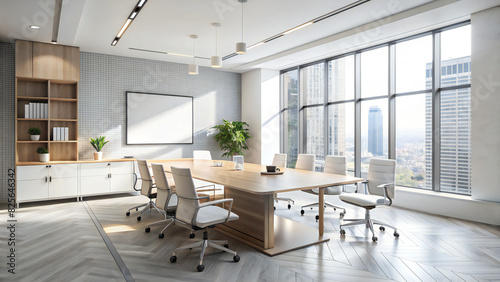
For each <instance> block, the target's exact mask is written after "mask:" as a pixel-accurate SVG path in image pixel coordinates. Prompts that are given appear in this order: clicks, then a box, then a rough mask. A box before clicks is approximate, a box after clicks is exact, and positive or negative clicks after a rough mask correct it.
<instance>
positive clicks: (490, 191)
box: [471, 6, 500, 202]
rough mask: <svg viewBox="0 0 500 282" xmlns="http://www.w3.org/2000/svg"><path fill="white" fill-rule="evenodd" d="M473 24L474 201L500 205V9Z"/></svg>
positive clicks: (482, 14)
mask: <svg viewBox="0 0 500 282" xmlns="http://www.w3.org/2000/svg"><path fill="white" fill-rule="evenodd" d="M471 22H472V67H471V68H472V140H471V141H472V198H473V199H478V200H485V201H495V202H500V6H499V7H495V8H492V9H488V10H485V11H481V12H478V13H475V14H473V15H472V18H471Z"/></svg>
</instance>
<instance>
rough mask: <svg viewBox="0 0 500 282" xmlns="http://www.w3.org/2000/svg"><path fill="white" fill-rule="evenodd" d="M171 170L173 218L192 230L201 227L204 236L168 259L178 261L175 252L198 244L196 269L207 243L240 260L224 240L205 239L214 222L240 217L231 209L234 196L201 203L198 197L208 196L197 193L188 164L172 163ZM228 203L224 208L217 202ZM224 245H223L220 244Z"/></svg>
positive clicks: (201, 259) (202, 268)
mask: <svg viewBox="0 0 500 282" xmlns="http://www.w3.org/2000/svg"><path fill="white" fill-rule="evenodd" d="M172 174H173V175H174V180H175V183H176V191H177V198H178V202H177V211H176V216H175V218H176V221H181V222H183V223H185V224H188V225H191V227H192V228H193V230H202V229H203V230H204V231H203V240H202V241H199V242H196V243H193V244H189V245H186V246H183V247H180V248H177V249H175V250H174V252H173V253H172V257H170V262H172V263H174V262H176V261H177V256H176V255H175V253H176V252H177V251H179V250H185V249H191V248H199V247H201V255H200V264H199V265H198V266H197V270H198V271H199V272H201V271H203V270H204V269H205V266H204V265H203V257H204V255H205V249H206V248H207V247H212V248H216V249H218V250H221V251H224V252H227V253H231V254H233V261H235V262H238V261H240V257H239V256H238V255H237V253H236V252H235V251H232V250H230V249H228V245H227V241H226V240H208V232H207V230H208V228H212V227H214V226H216V225H217V224H222V223H226V222H228V221H233V220H237V219H238V218H239V217H238V215H236V214H235V213H232V212H231V208H232V206H233V199H221V200H216V201H211V202H206V203H202V204H200V201H199V200H200V199H202V198H207V197H198V195H197V194H196V188H195V187H194V182H193V178H192V177H191V170H190V169H189V168H178V167H172ZM225 203H229V209H227V210H226V209H223V208H220V207H218V206H216V205H217V204H225ZM221 245H223V246H221Z"/></svg>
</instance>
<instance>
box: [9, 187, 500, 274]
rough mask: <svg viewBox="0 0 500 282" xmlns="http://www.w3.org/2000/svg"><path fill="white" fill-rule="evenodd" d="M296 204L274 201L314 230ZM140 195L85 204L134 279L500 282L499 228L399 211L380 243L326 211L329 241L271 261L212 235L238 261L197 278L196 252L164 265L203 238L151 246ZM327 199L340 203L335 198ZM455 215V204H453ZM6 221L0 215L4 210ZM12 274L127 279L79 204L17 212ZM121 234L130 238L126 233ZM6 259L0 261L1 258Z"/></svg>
mask: <svg viewBox="0 0 500 282" xmlns="http://www.w3.org/2000/svg"><path fill="white" fill-rule="evenodd" d="M287 194H288V195H284V196H290V197H292V198H294V199H295V200H296V203H295V205H294V206H293V207H292V209H291V210H288V209H287V208H286V204H285V203H283V202H281V203H280V204H279V206H278V208H277V210H276V214H278V215H281V216H285V217H287V218H290V219H293V220H295V221H300V222H303V223H304V224H308V225H310V226H314V227H317V223H316V222H315V220H314V216H315V215H316V211H315V210H313V211H311V210H309V209H306V213H305V215H304V216H300V212H299V211H300V206H301V205H303V204H307V203H310V202H313V201H314V200H315V199H314V196H313V195H309V194H306V193H302V192H293V193H287ZM145 201H146V199H145V198H143V197H142V196H135V195H125V196H120V197H109V198H105V197H103V198H89V199H86V202H87V204H88V206H89V207H90V208H91V210H92V211H93V212H94V214H95V215H96V217H97V219H98V220H99V223H100V224H101V225H102V227H103V228H105V230H107V232H108V233H107V235H108V236H109V238H110V239H111V241H112V243H113V245H114V247H115V248H116V249H117V251H118V253H119V255H120V256H121V257H122V259H123V261H124V262H125V264H126V266H127V268H128V269H129V271H130V273H131V274H132V276H133V277H134V279H135V280H136V281H379V280H393V281H394V280H395V281H487V280H500V227H498V226H490V225H485V224H480V223H474V222H468V221H463V220H458V219H452V218H446V217H440V216H435V215H430V214H425V213H421V212H415V211H409V210H404V209H399V208H393V207H389V208H378V209H375V210H374V211H373V212H372V217H374V218H377V219H379V220H382V221H386V222H390V223H392V224H394V225H395V226H397V227H398V228H399V230H398V231H399V233H400V234H401V236H400V238H399V239H397V240H396V239H394V237H393V236H392V230H389V229H387V230H386V231H385V232H379V231H377V233H378V237H379V241H378V242H377V243H373V242H372V241H371V235H370V234H369V233H367V231H366V230H364V229H363V228H362V227H361V226H358V227H354V228H347V229H346V231H347V234H346V236H345V237H341V236H340V234H339V231H338V226H339V216H338V212H337V211H333V210H331V209H327V210H326V212H325V216H326V226H325V227H326V235H327V236H329V237H330V238H331V240H330V241H329V242H328V243H324V244H320V245H315V246H311V247H309V248H305V249H301V250H297V251H293V252H289V253H285V254H282V255H278V256H275V257H268V256H267V255H264V254H262V253H260V252H258V251H255V250H254V249H252V248H250V247H248V246H246V245H244V244H242V243H239V242H238V241H237V240H234V239H231V238H228V237H226V236H224V235H222V234H219V233H218V232H216V231H213V230H211V231H210V232H209V237H210V238H211V239H229V245H230V248H231V249H233V250H236V251H237V252H238V253H239V255H240V257H241V261H240V262H239V263H234V262H232V255H230V254H224V253H221V252H219V251H214V250H209V251H208V254H207V255H206V256H205V263H204V264H205V266H206V269H205V271H204V272H202V273H198V272H196V265H197V263H198V258H199V250H196V249H193V250H186V251H181V252H178V254H177V255H178V261H177V263H175V264H171V263H170V262H169V261H168V259H169V257H170V256H171V252H172V251H173V250H174V249H175V248H176V247H178V246H181V245H184V244H186V243H188V242H189V241H192V240H197V239H199V238H200V237H201V234H200V232H198V233H197V237H196V238H195V239H189V237H188V235H189V231H188V230H186V229H184V228H181V227H178V226H171V227H170V228H169V229H168V230H167V231H166V233H165V238H164V239H158V232H159V230H160V229H161V228H162V227H160V226H157V227H153V228H152V231H151V232H150V233H145V232H144V227H145V225H146V224H147V223H149V222H153V221H156V220H159V219H160V216H159V215H158V214H157V213H156V212H153V213H152V214H146V215H144V216H143V220H142V221H141V222H137V220H136V214H134V213H132V215H131V216H130V217H127V216H125V211H126V210H127V209H128V208H129V207H132V206H134V205H137V204H139V203H143V202H145ZM328 201H330V202H332V203H334V204H338V205H343V204H342V203H341V202H340V201H338V199H335V197H329V198H328ZM343 206H345V207H347V214H346V218H352V217H355V218H358V217H364V210H362V209H358V208H356V207H351V206H348V205H346V204H344V205H343ZM457 208H459V207H457ZM0 214H1V218H3V219H5V220H2V221H4V222H6V211H5V210H2V211H1V213H0ZM16 215H17V219H18V229H17V240H18V241H17V242H18V243H17V245H16V247H17V248H16V256H17V262H18V265H17V269H16V273H17V274H16V275H11V274H8V273H7V270H6V268H5V263H2V265H1V273H0V280H7V279H9V280H16V281H104V280H106V281H124V278H123V275H122V274H121V272H120V270H119V268H118V266H117V264H116V263H115V261H114V259H113V258H112V256H111V255H110V253H109V251H108V249H107V247H106V246H105V244H104V242H103V240H102V238H101V237H100V235H99V233H98V231H97V229H96V228H95V226H94V224H93V222H92V221H91V219H90V217H89V215H88V213H87V212H86V210H85V208H84V205H83V204H82V203H78V202H63V203H56V204H54V202H47V203H45V204H43V205H40V204H39V203H38V204H30V205H26V207H22V208H21V209H19V210H18V211H17V213H16ZM127 230H128V231H127ZM0 236H1V237H0V249H1V250H2V257H4V258H5V256H4V255H3V254H5V253H6V250H7V242H6V239H7V236H8V234H6V232H5V231H2V233H0ZM3 260H5V259H3Z"/></svg>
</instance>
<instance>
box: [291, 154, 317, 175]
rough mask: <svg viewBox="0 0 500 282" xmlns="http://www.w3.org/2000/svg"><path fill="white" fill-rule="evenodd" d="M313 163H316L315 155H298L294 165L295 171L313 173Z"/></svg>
mask: <svg viewBox="0 0 500 282" xmlns="http://www.w3.org/2000/svg"><path fill="white" fill-rule="evenodd" d="M315 163H316V156H315V155H312V154H299V155H298V157H297V162H296V163H295V169H302V170H309V171H314V165H315Z"/></svg>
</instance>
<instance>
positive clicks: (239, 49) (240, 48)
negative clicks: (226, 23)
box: [236, 0, 247, 55]
mask: <svg viewBox="0 0 500 282" xmlns="http://www.w3.org/2000/svg"><path fill="white" fill-rule="evenodd" d="M238 2H240V3H241V42H238V43H236V54H238V55H243V54H245V53H246V52H247V44H246V43H245V42H243V4H244V3H246V2H247V0H238Z"/></svg>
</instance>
